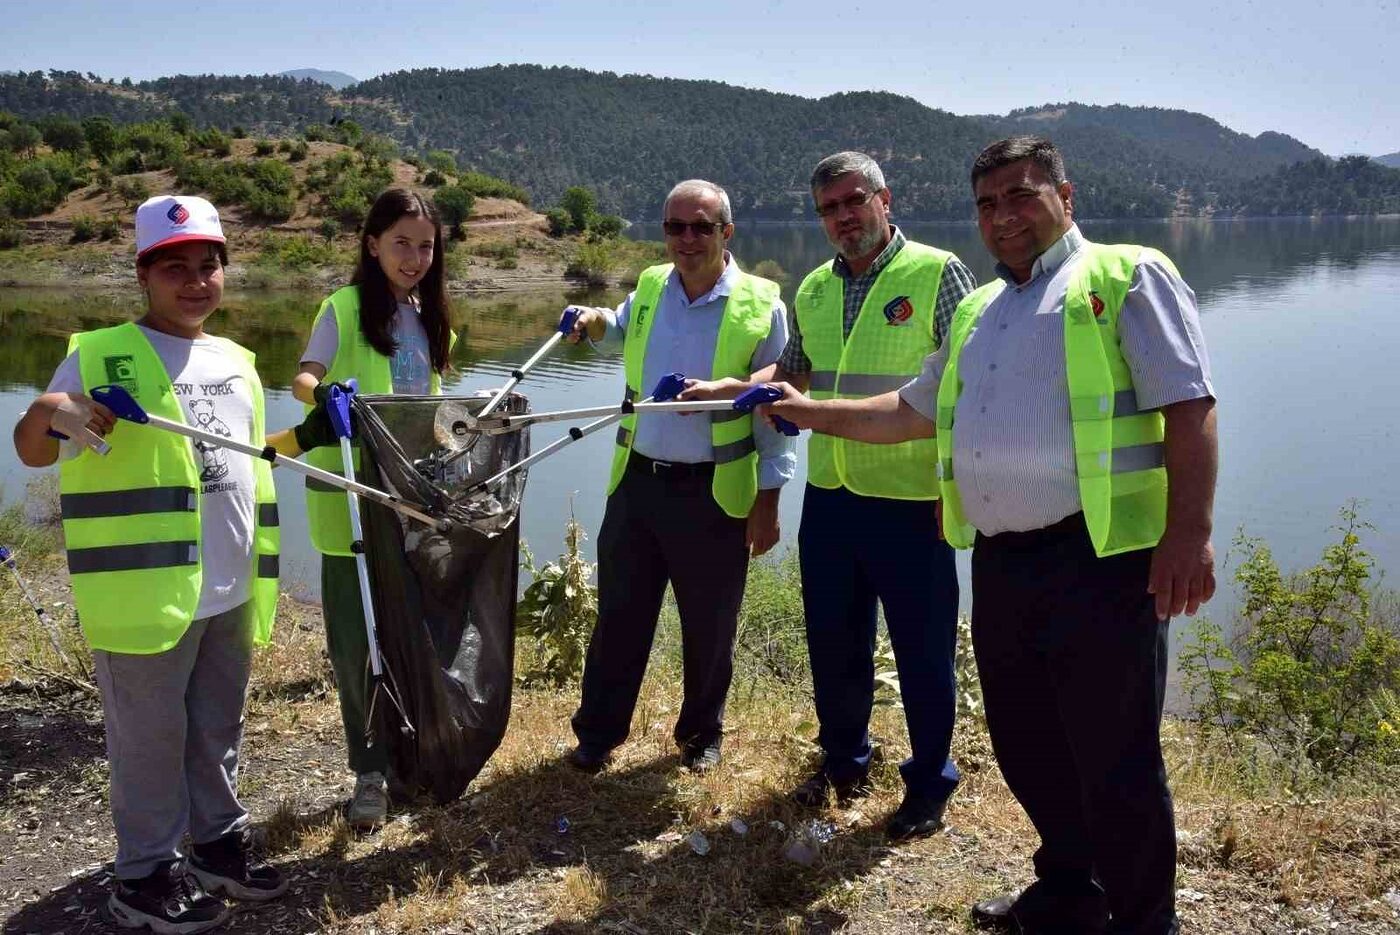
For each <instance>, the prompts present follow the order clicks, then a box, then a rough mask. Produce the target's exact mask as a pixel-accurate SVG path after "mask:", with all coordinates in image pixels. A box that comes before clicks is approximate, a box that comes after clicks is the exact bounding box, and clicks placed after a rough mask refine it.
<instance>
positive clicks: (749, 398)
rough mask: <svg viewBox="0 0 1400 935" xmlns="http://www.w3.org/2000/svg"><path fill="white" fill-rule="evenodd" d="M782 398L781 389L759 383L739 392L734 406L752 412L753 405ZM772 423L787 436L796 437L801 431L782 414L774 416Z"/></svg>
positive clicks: (742, 410) (773, 401)
mask: <svg viewBox="0 0 1400 935" xmlns="http://www.w3.org/2000/svg"><path fill="white" fill-rule="evenodd" d="M782 398H783V391H782V390H780V389H778V388H777V387H776V386H769V385H768V384H766V383H760V384H759V385H758V386H754V387H750V388H749V389H747V390H744V392H742V393H740V394H739V395H738V396H737V397H736V398H735V399H734V408H735V409H737V410H739V411H740V412H753V410H754V407H755V406H761V405H763V404H764V403H775V402H777V401H778V400H780V399H782ZM773 424H774V425H775V426H777V429H778V431H780V432H782V433H783V434H784V435H786V436H788V437H789V438H795V437H797V434H798V433H799V432H800V431H801V430H800V429H799V428H798V427H797V426H795V425H793V424H792V423H791V422H789V421H788V420H787V419H784V418H783V417H782V416H774V417H773Z"/></svg>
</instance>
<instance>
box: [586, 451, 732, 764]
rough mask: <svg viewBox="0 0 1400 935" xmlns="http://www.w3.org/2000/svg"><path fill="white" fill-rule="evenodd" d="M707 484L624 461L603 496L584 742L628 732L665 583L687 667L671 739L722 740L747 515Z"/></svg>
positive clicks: (612, 742)
mask: <svg viewBox="0 0 1400 935" xmlns="http://www.w3.org/2000/svg"><path fill="white" fill-rule="evenodd" d="M710 484H711V478H710V477H709V476H708V475H701V476H695V477H677V478H663V477H658V476H655V475H653V474H648V473H642V472H641V471H640V470H638V469H635V468H629V469H628V470H627V472H626V473H625V474H624V475H623V478H622V483H621V484H619V485H618V488H617V490H615V491H614V492H613V494H612V495H611V496H610V497H608V503H607V508H606V510H605V511H604V513H603V525H602V528H601V530H599V533H598V623H597V625H596V626H595V627H594V629H593V637H592V639H591V640H590V641H589V644H588V655H587V657H586V659H585V660H584V666H583V698H582V700H581V701H580V703H579V707H578V711H577V712H575V713H574V717H573V728H574V733H575V734H576V735H577V736H578V739H579V743H580V744H583V745H585V746H588V747H591V748H593V749H595V750H599V751H602V750H611V749H612V748H613V747H616V746H617V745H618V744H620V743H622V742H623V741H624V740H626V739H627V733H628V727H629V725H630V724H631V722H632V710H633V708H635V707H636V704H637V693H638V692H639V691H640V690H641V686H642V676H643V675H644V674H645V672H646V665H647V657H648V656H649V655H650V654H651V642H652V637H653V636H654V635H655V633H656V620H657V617H658V616H659V615H660V613H661V602H662V599H663V597H664V596H665V593H666V584H667V582H670V584H671V588H672V590H673V591H674V592H675V595H676V606H677V608H678V610H679V611H680V618H681V651H682V663H683V667H684V688H685V700H684V702H683V703H682V705H681V712H680V717H679V718H677V720H676V730H675V738H676V742H677V743H678V744H680V745H682V746H684V747H697V746H704V745H706V744H710V743H719V742H720V739H721V734H722V732H723V725H724V701H725V696H726V695H727V694H728V693H729V682H730V680H731V678H732V677H733V674H734V635H735V632H736V630H737V628H738V622H739V604H740V602H741V601H742V600H743V598H744V577H745V574H746V572H747V571H748V565H749V553H748V547H747V546H746V544H745V526H746V523H745V521H744V520H742V519H734V518H733V517H731V516H729V515H728V514H726V513H725V512H724V511H723V510H721V509H720V507H719V505H718V504H717V503H715V500H714V497H713V496H712V495H711V493H710Z"/></svg>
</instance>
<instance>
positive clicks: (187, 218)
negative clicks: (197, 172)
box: [136, 195, 226, 259]
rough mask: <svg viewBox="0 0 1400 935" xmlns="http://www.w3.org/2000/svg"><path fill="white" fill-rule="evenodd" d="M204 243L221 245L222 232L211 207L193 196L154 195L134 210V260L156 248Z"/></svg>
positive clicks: (217, 215) (216, 215) (201, 199)
mask: <svg viewBox="0 0 1400 935" xmlns="http://www.w3.org/2000/svg"><path fill="white" fill-rule="evenodd" d="M191 240H204V241H208V242H210V243H217V244H222V243H225V242H226V241H225V240H224V228H223V225H221V224H220V223H219V212H218V211H217V210H215V208H214V206H213V205H211V204H210V203H209V202H207V201H205V200H204V199H203V198H200V197H198V196H195V195H157V196H156V197H154V198H148V199H146V201H145V202H143V203H142V205H141V207H139V208H137V209H136V257H137V259H140V258H141V257H142V256H144V255H145V254H147V253H149V252H150V251H152V250H154V249H156V248H157V247H168V246H170V245H171V244H176V243H185V242H187V241H191Z"/></svg>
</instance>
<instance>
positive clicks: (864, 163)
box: [811, 150, 885, 195]
mask: <svg viewBox="0 0 1400 935" xmlns="http://www.w3.org/2000/svg"><path fill="white" fill-rule="evenodd" d="M852 172H859V173H860V174H861V178H863V179H865V184H866V185H869V186H870V187H871V190H872V191H877V192H878V191H884V189H885V173H883V172H881V171H880V164H879V163H878V162H876V161H875V160H874V159H871V158H870V157H869V156H867V155H866V154H865V153H857V152H851V151H849V150H848V151H846V152H844V153H836V154H834V155H831V156H827V157H826V158H825V159H823V160H822V161H821V162H819V163H817V167H816V168H815V169H813V170H812V182H811V189H812V194H813V195H815V194H816V193H817V192H819V191H821V190H822V189H823V188H826V187H827V186H828V185H830V184H831V183H832V182H834V181H836V180H837V179H839V178H841V177H842V176H843V175H850V174H851V173H852Z"/></svg>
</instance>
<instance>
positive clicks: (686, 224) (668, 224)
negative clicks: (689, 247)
mask: <svg viewBox="0 0 1400 935" xmlns="http://www.w3.org/2000/svg"><path fill="white" fill-rule="evenodd" d="M687 228H689V229H690V232H691V233H692V234H694V235H695V236H696V237H713V236H714V233H715V231H717V230H723V229H724V222H723V221H662V222H661V229H662V230H664V231H665V232H666V236H667V237H679V236H681V235H682V234H684V233H685V232H686V229H687Z"/></svg>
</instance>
